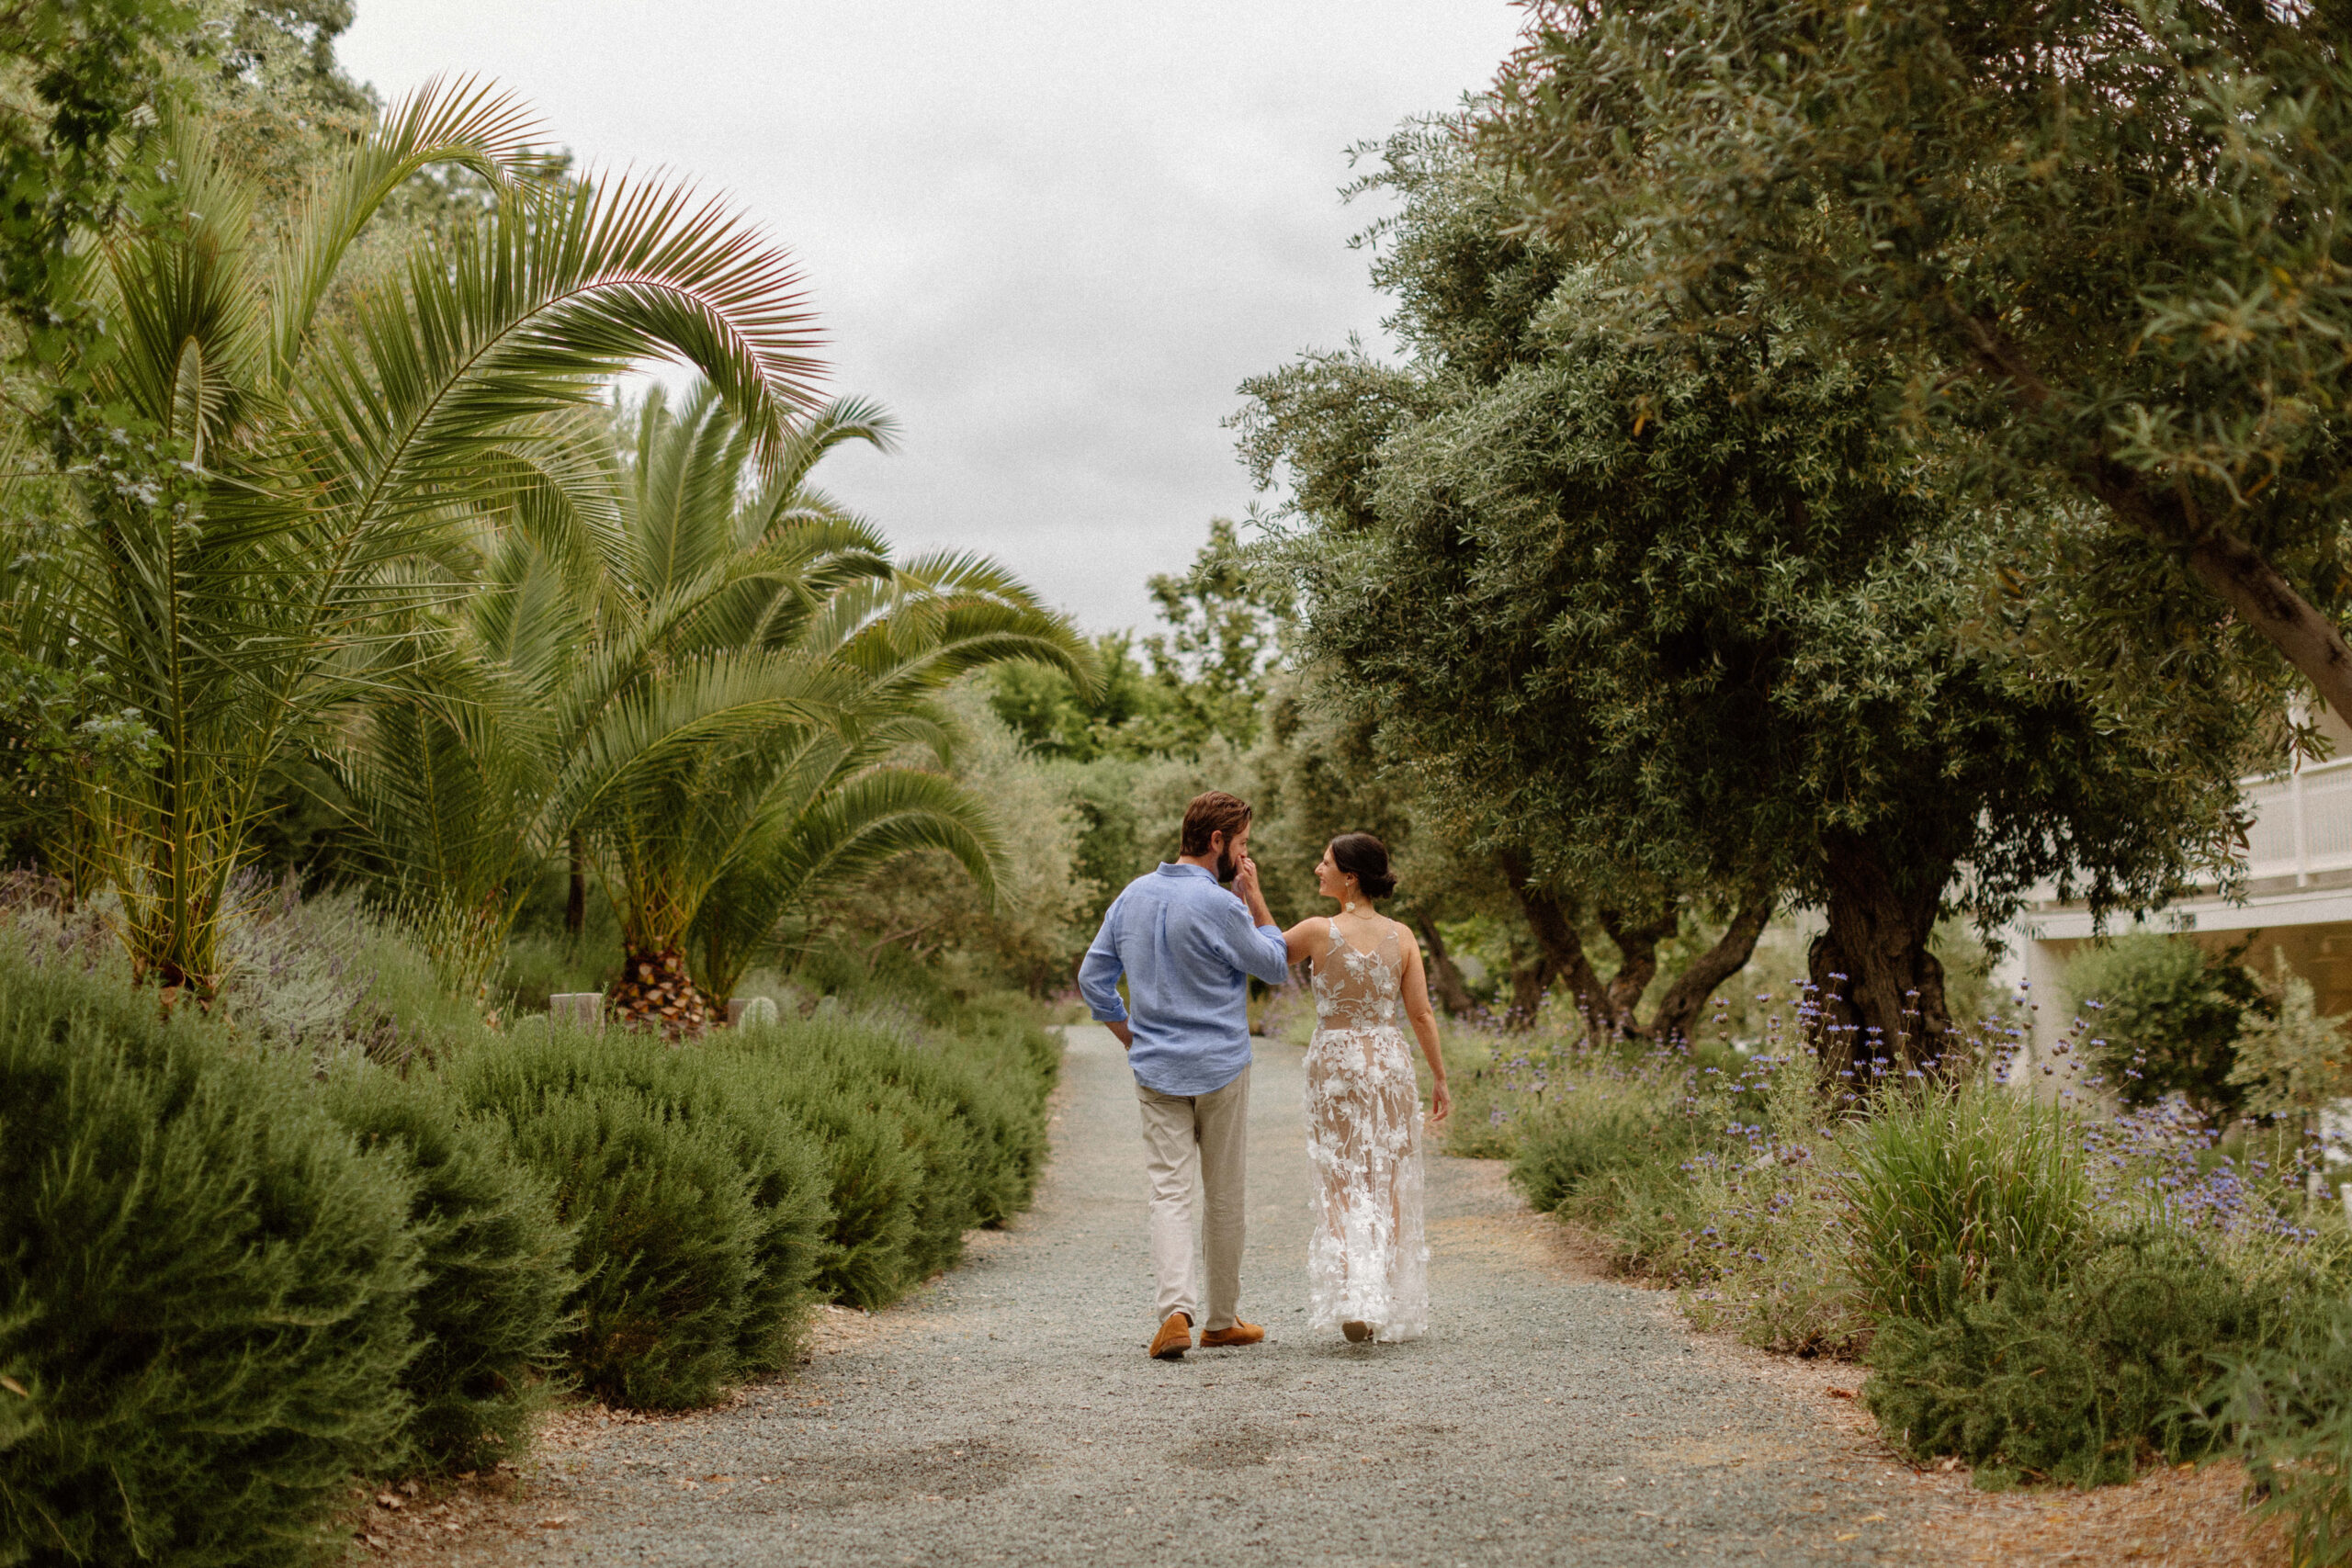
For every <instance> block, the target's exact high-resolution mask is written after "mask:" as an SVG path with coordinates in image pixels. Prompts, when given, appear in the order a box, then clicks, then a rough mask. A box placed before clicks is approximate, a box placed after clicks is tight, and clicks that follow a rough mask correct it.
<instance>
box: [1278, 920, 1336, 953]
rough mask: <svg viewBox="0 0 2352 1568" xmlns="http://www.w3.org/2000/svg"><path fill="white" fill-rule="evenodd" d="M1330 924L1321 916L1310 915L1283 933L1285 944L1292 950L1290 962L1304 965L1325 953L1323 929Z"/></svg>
mask: <svg viewBox="0 0 2352 1568" xmlns="http://www.w3.org/2000/svg"><path fill="white" fill-rule="evenodd" d="M1328 924H1329V921H1328V920H1326V919H1324V918H1323V917H1322V916H1320V915H1309V916H1308V917H1307V918H1306V919H1303V920H1301V921H1299V922H1298V924H1296V925H1295V926H1293V927H1291V928H1290V930H1288V931H1284V932H1283V945H1284V946H1285V947H1287V948H1289V949H1290V961H1291V962H1292V963H1293V964H1304V963H1306V962H1307V961H1308V960H1309V959H1311V958H1313V957H1314V956H1315V955H1316V954H1317V953H1321V952H1322V951H1323V928H1324V927H1325V926H1326V925H1328Z"/></svg>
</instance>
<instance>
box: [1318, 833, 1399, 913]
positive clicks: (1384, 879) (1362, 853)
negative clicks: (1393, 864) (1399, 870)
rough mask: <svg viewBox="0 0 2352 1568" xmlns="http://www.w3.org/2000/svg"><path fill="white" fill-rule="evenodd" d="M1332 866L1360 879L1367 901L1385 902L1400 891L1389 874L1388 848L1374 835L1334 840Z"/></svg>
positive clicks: (1357, 879) (1358, 882)
mask: <svg viewBox="0 0 2352 1568" xmlns="http://www.w3.org/2000/svg"><path fill="white" fill-rule="evenodd" d="M1331 863H1332V864H1333V865H1336V866H1338V867H1339V868H1340V870H1341V871H1342V872H1344V873H1346V874H1348V875H1350V876H1352V877H1354V878H1355V879H1356V886H1358V887H1361V888H1362V889H1363V896H1364V897H1367V898H1385V897H1388V896H1389V895H1390V894H1391V893H1394V892H1396V891H1397V878H1396V877H1395V876H1394V875H1393V874H1390V872H1389V870H1388V846H1387V845H1386V844H1384V843H1382V842H1381V841H1380V840H1378V839H1375V838H1374V837H1373V836H1372V835H1371V834H1370V833H1342V834H1340V836H1339V837H1338V838H1336V839H1334V840H1331Z"/></svg>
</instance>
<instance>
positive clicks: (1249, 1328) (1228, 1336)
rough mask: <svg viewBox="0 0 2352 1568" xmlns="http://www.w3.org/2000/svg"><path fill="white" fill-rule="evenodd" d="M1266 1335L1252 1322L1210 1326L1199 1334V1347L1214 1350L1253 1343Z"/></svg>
mask: <svg viewBox="0 0 2352 1568" xmlns="http://www.w3.org/2000/svg"><path fill="white" fill-rule="evenodd" d="M1264 1337H1266V1331H1265V1330H1264V1329H1262V1328H1261V1327H1259V1326H1258V1325H1256V1324H1254V1323H1239V1322H1237V1323H1235V1324H1234V1325H1233V1326H1232V1327H1230V1328H1212V1329H1210V1330H1209V1331H1208V1332H1207V1333H1206V1334H1204V1335H1202V1336H1201V1348H1202V1349H1204V1350H1215V1349H1218V1348H1222V1347H1224V1346H1227V1345H1255V1344H1256V1343H1258V1341H1259V1340H1261V1339H1263V1338H1264Z"/></svg>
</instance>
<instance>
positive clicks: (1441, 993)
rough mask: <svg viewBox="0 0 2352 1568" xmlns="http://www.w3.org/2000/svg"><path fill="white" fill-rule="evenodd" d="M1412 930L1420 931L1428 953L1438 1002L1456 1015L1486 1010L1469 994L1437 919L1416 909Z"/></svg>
mask: <svg viewBox="0 0 2352 1568" xmlns="http://www.w3.org/2000/svg"><path fill="white" fill-rule="evenodd" d="M1413 930H1414V931H1417V932H1419V934H1420V939H1421V949H1422V951H1423V952H1425V953H1428V954H1429V959H1430V962H1429V977H1430V990H1432V991H1435V992H1436V993H1437V1005H1438V1006H1440V1007H1442V1008H1443V1009H1444V1010H1446V1011H1448V1012H1450V1013H1452V1014H1453V1016H1454V1017H1456V1018H1468V1017H1471V1016H1473V1015H1475V1014H1476V1013H1479V1012H1483V1011H1485V1009H1483V1008H1481V1007H1480V1006H1479V1005H1478V998H1476V997H1474V996H1472V995H1471V994H1470V987H1469V986H1468V985H1467V984H1466V983H1465V982H1464V980H1463V978H1462V971H1461V970H1460V969H1459V968H1457V967H1455V965H1454V962H1453V954H1452V953H1448V952H1446V950H1445V938H1443V937H1442V936H1440V935H1439V934H1438V930H1437V922H1436V921H1435V920H1433V919H1430V918H1429V916H1428V915H1426V914H1423V913H1421V912H1420V911H1419V910H1415V911H1414V914H1413Z"/></svg>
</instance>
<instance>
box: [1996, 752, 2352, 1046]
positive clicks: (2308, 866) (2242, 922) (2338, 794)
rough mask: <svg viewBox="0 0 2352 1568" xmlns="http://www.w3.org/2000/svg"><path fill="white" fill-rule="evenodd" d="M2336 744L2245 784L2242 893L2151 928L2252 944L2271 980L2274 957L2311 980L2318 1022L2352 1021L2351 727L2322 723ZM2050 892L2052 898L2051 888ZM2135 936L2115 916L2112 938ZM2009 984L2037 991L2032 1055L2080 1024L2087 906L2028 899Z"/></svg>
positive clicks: (2198, 905) (2177, 912) (2187, 904)
mask: <svg viewBox="0 0 2352 1568" xmlns="http://www.w3.org/2000/svg"><path fill="white" fill-rule="evenodd" d="M2320 729H2321V731H2322V732H2323V733H2324V734H2325V735H2326V736H2327V737H2328V739H2330V740H2331V741H2333V742H2334V743H2335V751H2334V754H2333V755H2332V756H2331V757H2330V758H2329V760H2328V761H2324V762H2311V763H2305V764H2303V765H2302V766H2300V767H2298V768H2296V769H2294V770H2293V771H2292V772H2290V773H2278V774H2273V775H2270V776H2268V777H2265V778H2256V779H2249V780H2247V781H2246V783H2245V793H2246V797H2247V800H2248V803H2249V804H2250V805H2251V806H2252V807H2253V808H2254V826H2253V828H2252V829H2251V830H2250V831H2249V832H2248V833H2247V835H2246V850H2245V873H2246V875H2245V892H2244V896H2243V897H2242V898H2240V899H2238V900H2236V901H2232V900H2229V899H2225V898H2223V897H2221V896H2220V895H2219V894H2217V893H2215V892H2213V891H2212V890H2211V889H2210V888H2208V889H2205V890H2204V891H2203V892H2202V893H2201V894H2198V895H2192V896H2191V897H2186V898H2182V899H2179V900H2177V901H2176V902H2175V903H2173V904H2171V905H2169V906H2167V907H2166V908H2165V909H2164V910H2163V911H2162V912H2161V913H2159V914H2157V915H2155V916H2154V917H2152V918H2151V919H2148V920H2147V921H2146V922H2145V926H2146V927H2148V928H2153V929H2154V930H2158V931H2178V932H2180V933H2181V934H2183V935H2186V936H2189V937H2192V938H2194V939H2195V940H2196V941H2197V942H2199V943H2200V944H2202V945H2204V946H2206V947H2208V948H2211V949H2213V950H2216V951H2219V950H2221V949H2222V948H2226V947H2233V946H2235V945H2237V944H2238V943H2240V942H2245V941H2246V940H2247V939H2248V938H2249V937H2251V938H2252V939H2253V941H2252V944H2251V945H2250V946H2249V948H2248V949H2247V952H2246V954H2245V959H2246V962H2247V963H2249V964H2252V965H2253V966H2254V967H2255V968H2256V970H2258V971H2260V972H2263V973H2265V974H2267V973H2268V971H2269V969H2270V966H2271V963H2272V958H2271V954H2272V953H2273V951H2274V950H2276V951H2278V952H2280V953H2285V954H2286V958H2287V963H2288V964H2289V966H2290V968H2292V969H2293V970H2294V971H2295V973H2297V974H2298V975H2301V976H2302V977H2303V978H2304V979H2306V980H2308V981H2310V982H2311V987H2312V991H2313V993H2314V994H2315V998H2316V1000H2317V1002H2318V1005H2319V1010H2320V1011H2321V1012H2322V1013H2345V1012H2352V726H2346V724H2345V722H2344V721H2343V719H2342V718H2340V717H2338V716H2336V715H2335V714H2332V713H2327V714H2323V715H2322V716H2321V719H2320ZM2045 892H2046V890H2045ZM2130 929H2131V922H2130V921H2129V920H2128V919H2126V920H2123V921H2121V922H2120V923H2119V922H2118V921H2117V920H2115V919H2111V918H2110V919H2109V921H2108V934H2110V935H2112V934H2114V933H2115V932H2116V931H2122V930H2130ZM2012 930H2013V931H2014V932H2015V937H2014V939H2013V940H2012V942H2010V944H2009V948H2010V952H2009V956H2008V962H2007V964H2006V965H2005V974H2004V976H2003V977H2004V978H2005V979H2007V981H2008V982H2009V983H2011V984H2014V983H2015V982H2016V981H2017V980H2018V979H2024V980H2027V981H2030V982H2031V984H2032V987H2033V996H2034V998H2035V1000H2036V1001H2037V1002H2038V1003H2039V1004H2040V1008H2041V1010H2040V1011H2039V1013H2037V1015H2036V1017H2035V1029H2034V1045H2035V1047H2036V1048H2037V1050H2039V1049H2040V1048H2042V1047H2045V1046H2047V1045H2049V1044H2050V1043H2052V1041H2054V1040H2055V1039H2056V1038H2057V1036H2058V1034H2059V1033H2060V1032H2062V1031H2064V1029H2065V1027H2066V1024H2067V1021H2068V1020H2069V1019H2070V1018H2071V1017H2072V1013H2071V1011H2070V1006H2071V998H2069V997H2068V996H2067V994H2066V987H2065V972H2066V964H2067V961H2068V960H2069V959H2070V958H2072V957H2073V956H2074V954H2075V951H2076V950H2077V949H2079V948H2081V947H2083V946H2084V945H2086V943H2087V942H2090V941H2091V940H2092V937H2093V935H2094V932H2093V930H2092V922H2091V917H2090V914H2089V912H2088V911H2087V910H2086V909H2085V908H2083V907H2082V905H2080V904H2079V903H2060V902H2058V901H2057V900H2056V899H2054V898H2051V897H2046V896H2045V897H2041V898H2038V899H2032V900H2030V901H2029V902H2028V903H2027V905H2026V907H2025V908H2024V910H2023V911H2022V912H2020V913H2019V914H2018V918H2017V920H2016V922H2015V924H2014V926H2013V928H2012Z"/></svg>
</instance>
